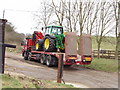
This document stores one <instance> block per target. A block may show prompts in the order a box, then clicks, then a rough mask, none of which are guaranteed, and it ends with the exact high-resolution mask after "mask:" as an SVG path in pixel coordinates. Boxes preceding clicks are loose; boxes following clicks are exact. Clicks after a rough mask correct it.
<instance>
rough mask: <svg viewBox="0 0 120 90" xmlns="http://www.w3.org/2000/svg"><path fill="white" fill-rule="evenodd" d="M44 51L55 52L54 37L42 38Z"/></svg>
mask: <svg viewBox="0 0 120 90" xmlns="http://www.w3.org/2000/svg"><path fill="white" fill-rule="evenodd" d="M44 51H45V52H56V51H57V48H56V46H55V39H52V38H50V37H45V39H44Z"/></svg>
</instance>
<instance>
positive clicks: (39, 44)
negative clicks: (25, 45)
mask: <svg viewBox="0 0 120 90" xmlns="http://www.w3.org/2000/svg"><path fill="white" fill-rule="evenodd" d="M35 49H36V51H42V50H43V40H42V39H38V41H36V45H35Z"/></svg>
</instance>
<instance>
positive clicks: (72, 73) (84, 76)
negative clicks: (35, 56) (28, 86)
mask: <svg viewBox="0 0 120 90" xmlns="http://www.w3.org/2000/svg"><path fill="white" fill-rule="evenodd" d="M5 64H6V68H5V70H6V71H11V72H17V73H22V74H24V75H28V76H30V77H34V78H38V79H44V80H56V78H57V67H54V68H49V67H47V66H45V65H42V64H40V63H37V62H32V61H25V60H23V58H22V57H21V56H20V54H12V53H7V54H6V62H5ZM63 79H64V81H65V82H71V83H80V84H83V85H85V86H87V87H90V88H118V74H117V73H107V72H102V71H95V70H90V69H85V68H76V67H69V68H68V67H65V68H64V72H63Z"/></svg>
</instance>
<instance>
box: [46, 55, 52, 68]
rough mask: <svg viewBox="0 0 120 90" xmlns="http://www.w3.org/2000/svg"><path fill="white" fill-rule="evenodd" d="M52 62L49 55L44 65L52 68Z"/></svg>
mask: <svg viewBox="0 0 120 90" xmlns="http://www.w3.org/2000/svg"><path fill="white" fill-rule="evenodd" d="M52 63H53V60H52V57H51V55H48V56H47V57H46V65H47V66H48V67H52V66H53V64H52Z"/></svg>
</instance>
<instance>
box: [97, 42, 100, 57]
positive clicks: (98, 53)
mask: <svg viewBox="0 0 120 90" xmlns="http://www.w3.org/2000/svg"><path fill="white" fill-rule="evenodd" d="M97 58H98V59H100V43H98V56H97Z"/></svg>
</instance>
